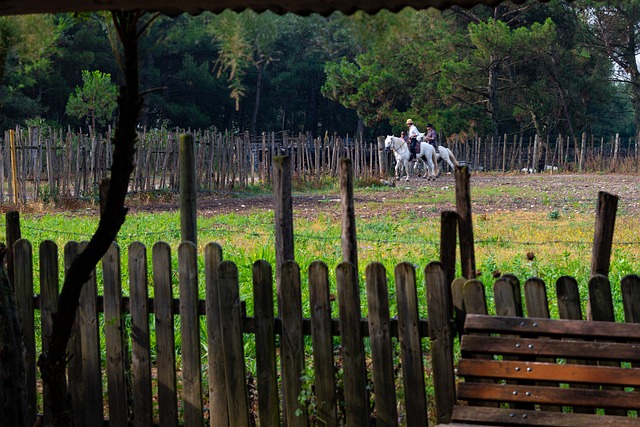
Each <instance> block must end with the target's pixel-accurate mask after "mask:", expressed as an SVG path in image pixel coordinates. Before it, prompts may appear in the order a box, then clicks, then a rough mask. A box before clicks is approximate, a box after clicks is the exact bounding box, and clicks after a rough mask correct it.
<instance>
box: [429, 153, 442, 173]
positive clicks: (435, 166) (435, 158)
mask: <svg viewBox="0 0 640 427" xmlns="http://www.w3.org/2000/svg"><path fill="white" fill-rule="evenodd" d="M431 161H432V162H433V179H436V178H437V177H439V176H440V171H438V157H437V155H436V150H433V154H432V159H431Z"/></svg>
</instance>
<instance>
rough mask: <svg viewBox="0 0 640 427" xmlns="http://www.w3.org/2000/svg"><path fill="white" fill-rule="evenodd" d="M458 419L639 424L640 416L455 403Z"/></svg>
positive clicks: (565, 425)
mask: <svg viewBox="0 0 640 427" xmlns="http://www.w3.org/2000/svg"><path fill="white" fill-rule="evenodd" d="M456 422H458V423H460V422H464V423H468V422H472V423H474V425H475V424H483V425H486V424H490V425H506V426H513V425H534V426H554V427H584V426H593V427H596V426H597V427H608V426H615V427H631V426H635V427H638V426H639V425H640V419H638V418H630V417H620V416H615V415H595V414H593V415H592V414H576V413H558V412H544V411H529V410H521V409H507V408H484V407H476V406H456V407H455V408H454V410H453V417H452V423H454V424H452V425H455V423H456Z"/></svg>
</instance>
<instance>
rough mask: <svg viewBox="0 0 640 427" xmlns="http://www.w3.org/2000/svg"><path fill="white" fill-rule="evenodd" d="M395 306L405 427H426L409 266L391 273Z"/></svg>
mask: <svg viewBox="0 0 640 427" xmlns="http://www.w3.org/2000/svg"><path fill="white" fill-rule="evenodd" d="M394 276H395V283H396V304H397V308H398V340H399V341H400V357H401V360H402V380H403V382H404V389H405V390H411V392H410V393H405V405H406V407H407V415H406V416H407V424H408V425H427V408H426V391H425V382H424V372H425V371H424V364H423V358H422V356H423V353H422V341H421V340H420V331H419V330H418V323H419V313H418V295H417V286H416V273H415V269H414V268H413V265H411V264H409V263H406V262H404V263H401V264H398V265H397V266H396V268H395V270H394Z"/></svg>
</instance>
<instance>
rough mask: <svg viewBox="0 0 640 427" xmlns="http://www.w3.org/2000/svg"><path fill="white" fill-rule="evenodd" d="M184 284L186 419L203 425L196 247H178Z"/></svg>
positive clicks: (182, 326)
mask: <svg viewBox="0 0 640 427" xmlns="http://www.w3.org/2000/svg"><path fill="white" fill-rule="evenodd" d="M178 277H179V282H180V334H181V342H182V346H181V348H182V392H183V394H184V407H183V411H184V419H185V424H186V425H188V426H193V427H199V426H202V425H203V417H202V397H201V396H202V379H201V377H200V318H199V315H198V260H197V254H196V245H195V244H193V243H192V242H187V241H184V242H182V243H180V246H178Z"/></svg>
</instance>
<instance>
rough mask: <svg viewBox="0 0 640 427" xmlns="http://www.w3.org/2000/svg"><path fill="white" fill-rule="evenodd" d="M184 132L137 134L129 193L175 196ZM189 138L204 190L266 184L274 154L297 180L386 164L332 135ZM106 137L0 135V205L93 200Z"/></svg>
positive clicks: (105, 166) (370, 148)
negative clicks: (286, 160) (343, 165)
mask: <svg viewBox="0 0 640 427" xmlns="http://www.w3.org/2000/svg"><path fill="white" fill-rule="evenodd" d="M183 132H184V130H181V129H175V130H166V129H164V130H160V131H146V130H145V131H142V132H140V133H139V134H138V145H137V150H136V159H135V164H136V169H135V172H134V175H133V176H132V179H131V184H130V190H131V191H132V192H150V191H168V192H177V191H178V189H179V170H178V169H179V168H178V154H179V144H180V142H179V141H180V135H182V134H183ZM189 133H190V134H192V135H193V138H194V141H195V158H196V159H197V161H196V172H197V173H196V185H197V188H198V189H200V190H202V191H214V190H221V189H232V188H243V187H246V186H248V185H252V184H257V183H258V182H271V173H272V170H271V164H272V160H273V157H274V156H276V155H288V156H290V157H291V158H292V162H291V168H292V173H293V174H294V176H296V177H298V178H300V179H313V178H319V177H320V176H323V175H327V174H328V175H334V176H335V175H336V174H337V172H338V167H339V159H340V158H342V157H347V158H350V159H352V160H353V162H354V169H355V173H356V174H357V176H358V177H366V176H372V175H374V174H375V175H379V174H380V168H381V166H380V165H381V163H382V164H385V165H386V163H387V162H389V161H390V157H389V156H390V155H389V154H388V153H384V152H383V151H382V150H381V149H379V146H378V142H377V141H362V140H356V139H354V138H349V137H346V138H344V137H339V136H337V135H333V136H329V135H327V136H326V137H324V138H316V139H313V138H311V137H309V136H306V135H288V134H287V133H286V132H281V133H278V134H276V133H270V134H266V133H263V134H262V135H260V136H258V137H253V138H251V137H250V136H249V135H248V134H246V133H245V134H241V135H232V134H225V133H221V132H218V131H216V130H215V129H214V130H197V131H193V132H189ZM111 137H112V135H111V132H110V131H108V132H106V133H105V134H94V133H92V132H89V133H88V134H87V133H83V132H82V130H80V131H79V132H72V130H71V129H67V130H66V131H65V130H62V129H52V128H38V127H31V128H29V129H21V128H16V129H15V130H11V131H7V132H5V136H4V139H3V140H2V142H0V201H5V200H8V201H10V202H13V203H15V204H17V203H26V202H28V201H51V200H54V199H60V198H88V197H94V198H95V197H97V194H98V188H99V185H100V181H101V179H103V178H104V177H106V176H108V174H109V170H110V167H111V161H112V155H113V147H112V144H111ZM382 148H383V147H382ZM385 167H386V166H385ZM385 170H386V169H385ZM14 177H15V179H14Z"/></svg>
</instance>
